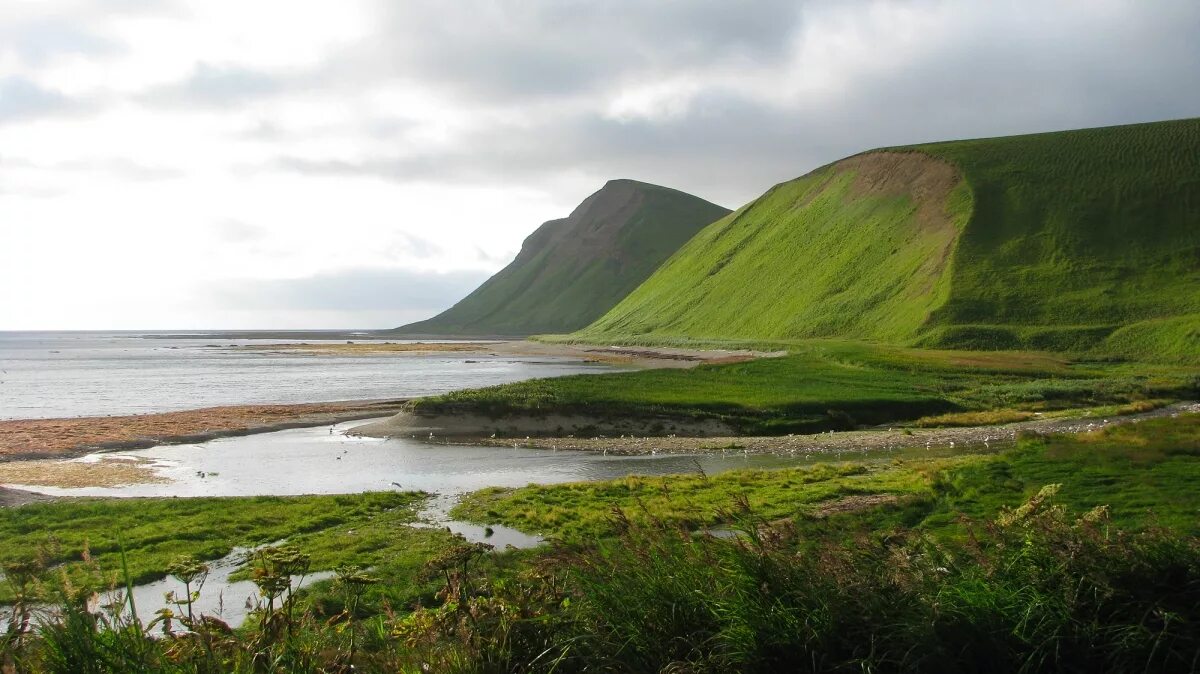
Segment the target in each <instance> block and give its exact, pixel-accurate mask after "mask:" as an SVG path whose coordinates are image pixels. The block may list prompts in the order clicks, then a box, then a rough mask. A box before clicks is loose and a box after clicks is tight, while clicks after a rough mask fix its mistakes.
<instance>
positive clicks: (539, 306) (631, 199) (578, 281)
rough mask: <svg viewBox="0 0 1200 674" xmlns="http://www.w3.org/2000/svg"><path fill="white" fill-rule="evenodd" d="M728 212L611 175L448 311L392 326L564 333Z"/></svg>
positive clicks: (409, 330)
mask: <svg viewBox="0 0 1200 674" xmlns="http://www.w3.org/2000/svg"><path fill="white" fill-rule="evenodd" d="M727 213H729V209H726V208H722V207H720V206H717V205H716V204H712V203H709V202H707V201H705V200H703V199H700V198H698V197H694V196H691V195H689V194H685V193H683V192H680V191H678V190H672V189H668V188H666V187H659V186H657V185H650V184H647V183H642V182H637V181H634V180H612V181H609V182H608V183H607V184H606V185H604V187H603V188H601V189H600V191H598V192H596V193H595V194H593V195H591V196H590V197H588V198H587V199H585V200H584V201H583V203H581V204H580V205H579V206H578V207H577V208H576V209H575V210H574V211H573V212H572V213H571V215H570V216H568V217H567V218H564V219H561V220H551V221H549V222H547V223H545V224H543V225H542V226H541V227H539V228H538V229H537V231H535V232H534V233H533V234H531V235H529V237H528V238H527V239H525V242H524V244H523V245H522V246H521V252H520V253H519V254H518V255H517V257H516V259H514V260H513V261H512V263H510V264H509V265H508V266H507V267H505V268H504V269H502V270H500V271H499V272H498V273H497V274H496V275H495V276H493V277H492V278H490V279H488V280H487V281H486V282H485V283H484V284H483V285H481V286H480V287H479V288H478V289H476V290H475V291H474V292H472V293H471V294H470V295H468V296H467V297H466V298H464V299H463V300H462V301H461V302H459V303H458V304H455V305H454V306H453V307H451V308H450V309H448V310H446V311H445V312H443V313H441V314H439V315H437V316H435V317H433V318H431V319H428V320H425V321H421V322H418V323H412V324H410V325H406V326H404V327H402V328H398V329H397V330H396V331H395V332H397V333H399V334H414V335H415V334H427V335H512V336H523V335H530V334H535V333H541V332H569V331H571V330H576V329H579V328H581V327H583V326H585V325H587V324H588V323H590V322H592V321H593V320H595V319H596V318H598V317H600V316H601V315H603V314H604V312H606V311H608V310H609V309H611V308H612V307H613V305H615V304H616V303H617V302H619V301H620V300H621V299H622V298H623V297H625V296H626V295H628V294H629V292H630V291H631V290H633V289H634V288H636V287H637V286H638V285H639V284H640V283H641V282H642V281H644V280H645V279H646V278H647V277H648V276H649V275H650V274H651V273H653V272H654V270H655V269H657V268H658V266H659V265H660V264H662V262H663V260H665V259H667V258H668V257H669V256H670V255H671V254H672V253H674V252H675V251H676V250H678V249H679V247H680V246H681V245H683V243H684V242H686V241H687V240H688V239H690V238H691V237H692V236H693V235H695V234H696V232H698V231H700V230H701V229H703V228H704V226H706V225H708V224H709V223H711V222H713V221H715V220H717V219H718V218H721V217H722V216H724V215H726V214H727Z"/></svg>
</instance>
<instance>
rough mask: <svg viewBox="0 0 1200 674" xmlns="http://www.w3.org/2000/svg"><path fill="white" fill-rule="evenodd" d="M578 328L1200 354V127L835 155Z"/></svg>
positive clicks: (626, 336) (656, 334) (1183, 356)
mask: <svg viewBox="0 0 1200 674" xmlns="http://www.w3.org/2000/svg"><path fill="white" fill-rule="evenodd" d="M577 336H579V337H581V338H585V339H600V340H606V341H613V340H644V341H664V340H675V339H680V340H695V339H708V340H721V339H732V340H763V339H798V338H809V337H839V338H853V339H869V340H879V341H885V342H890V343H900V344H910V345H913V344H915V345H923V346H939V347H959V348H962V347H970V348H991V349H997V348H998V349H1009V348H1038V349H1050V350H1063V351H1086V350H1094V351H1096V352H1100V353H1109V354H1116V355H1123V356H1129V357H1135V358H1155V359H1162V360H1185V361H1191V362H1200V119H1189V120H1179V121H1171V122H1159V123H1152V124H1138V125H1131V126H1121V127H1109V128H1101V129H1087V130H1080V131H1066V132H1057V133H1044V134H1035V135H1027V136H1014V137H1007V138H989V139H980V140H966V141H954V142H946V143H935V144H929V145H919V146H910V147H896V148H886V149H882V150H875V151H871V152H866V153H863V154H860V155H856V156H853V157H850V158H848V159H844V160H841V161H838V162H835V163H833V164H830V165H828V166H825V167H822V168H820V169H817V170H816V171H813V172H812V173H810V174H808V175H806V176H803V177H801V178H798V179H796V180H793V181H790V182H787V183H783V184H780V185H776V186H775V187H773V188H772V189H771V190H769V191H768V192H767V193H766V194H764V195H763V196H761V197H759V198H758V199H756V200H755V201H753V202H751V203H750V204H748V205H746V206H745V207H743V208H741V209H739V210H738V211H737V212H735V213H732V214H730V215H729V216H727V217H725V218H723V219H722V220H720V221H718V222H715V223H713V224H712V225H710V226H709V227H707V228H705V229H704V230H703V231H701V232H700V233H699V234H698V235H696V237H695V238H693V239H692V240H691V241H690V242H689V243H688V244H687V245H686V246H684V247H683V248H681V249H680V250H679V252H677V253H676V254H675V255H674V256H672V257H671V259H669V260H668V261H667V262H666V263H665V264H664V265H663V266H662V267H661V268H660V269H659V270H658V271H657V272H656V273H655V274H654V275H653V276H651V277H650V278H649V279H647V281H646V282H645V283H644V284H642V285H641V286H640V287H638V288H637V289H636V290H635V291H634V292H632V293H631V294H630V295H629V296H628V297H626V298H625V299H624V300H623V301H622V302H621V303H620V304H618V305H617V306H616V307H614V308H613V309H612V310H611V311H610V312H608V313H607V314H605V315H604V316H603V317H601V318H600V319H599V320H597V321H596V322H595V323H593V324H592V325H590V326H588V327H587V328H586V329H584V330H583V331H581V332H580V333H577Z"/></svg>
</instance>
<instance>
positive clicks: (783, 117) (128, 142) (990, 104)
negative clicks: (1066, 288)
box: [0, 0, 1200, 330]
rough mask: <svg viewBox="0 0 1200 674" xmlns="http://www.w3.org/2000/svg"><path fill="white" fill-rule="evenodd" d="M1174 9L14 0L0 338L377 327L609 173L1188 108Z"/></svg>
mask: <svg viewBox="0 0 1200 674" xmlns="http://www.w3.org/2000/svg"><path fill="white" fill-rule="evenodd" d="M1197 35H1200V3H1198V2H1195V0H1079V1H1071V0H1063V1H1060V2H1050V1H1047V0H1036V1H1035V0H1011V1H1005V2H978V1H975V0H962V1H960V2H949V1H933V0H911V1H894V2H884V1H869V0H827V1H826V0H821V1H818V0H812V1H804V0H801V1H792V2H781V1H777V0H761V1H759V2H752V3H751V2H736V1H730V0H659V1H655V2H634V1H628V0H593V1H589V2H585V1H579V0H455V1H454V2H446V1H445V0H404V1H403V2H393V1H390V0H339V1H338V2H310V1H305V0H280V1H274V0H253V1H249V2H248V1H240V2H234V1H226V0H194V1H189V0H94V1H90V2H88V1H82V0H5V2H3V3H2V4H0V330H49V329H134V330H137V329H205V328H208V329H226V328H227V329H251V328H272V329H285V328H384V327H393V326H397V325H401V324H404V323H407V322H410V321H413V320H418V319H421V318H425V317H428V316H430V315H433V314H435V313H437V312H438V311H440V310H442V309H444V308H446V307H448V306H450V305H451V304H453V303H454V302H455V301H456V300H458V299H459V298H461V297H463V296H464V295H466V294H467V293H468V292H470V290H472V289H473V288H474V287H475V286H477V285H478V284H479V283H480V282H482V281H483V280H484V279H486V278H487V277H488V276H489V275H490V274H491V273H494V272H495V271H496V270H498V269H500V268H501V267H503V266H504V265H505V264H507V263H508V262H509V261H510V260H511V259H512V257H513V256H515V255H516V253H517V251H518V250H519V248H520V245H521V241H522V240H523V239H524V237H525V236H527V235H528V234H529V233H531V232H532V231H533V230H534V229H535V228H536V227H537V226H538V225H539V224H541V223H542V222H544V221H546V220H549V219H552V218H558V217H563V216H565V215H566V214H568V213H569V212H570V211H571V210H572V208H573V207H574V206H575V205H577V204H578V203H579V202H580V201H582V200H583V199H584V198H585V197H586V196H587V195H588V194H590V193H592V192H594V191H596V190H597V189H599V188H600V187H601V186H602V185H603V184H604V182H605V181H607V180H609V179H613V178H634V179H637V180H643V181H646V182H651V183H657V184H661V185H666V186H669V187H674V188H677V189H681V190H684V191H686V192H690V193H693V194H696V195H698V196H701V197H704V198H706V199H709V200H710V201H714V202H717V203H719V204H722V205H724V206H728V207H731V208H733V207H737V206H739V205H741V204H743V203H745V202H747V201H749V200H750V199H753V198H754V197H756V196H758V195H759V194H761V193H762V192H764V191H765V190H766V189H767V188H769V187H770V186H771V185H773V184H775V183H778V182H781V181H784V180H789V179H791V178H795V177H797V176H800V175H803V174H804V173H806V172H808V171H810V170H812V169H814V168H816V167H818V166H820V165H822V164H825V163H828V162H830V161H833V160H836V159H838V158H840V157H842V156H845V155H847V154H852V153H854V152H858V151H861V150H865V149H869V148H872V147H878V146H883V145H899V144H906V143H913V142H921V141H931V140H946V139H953V138H965V137H981V136H995V135H1006V134H1014V133H1026V132H1036V131H1047V130H1056V129H1066V128H1079V127H1087V126H1102V125H1108V124H1122V123H1131V122H1141V121H1154V120H1162V119H1175V118H1181V117H1194V116H1197V115H1200V39H1197V37H1196V36H1197Z"/></svg>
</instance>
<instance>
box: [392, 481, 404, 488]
mask: <svg viewBox="0 0 1200 674" xmlns="http://www.w3.org/2000/svg"><path fill="white" fill-rule="evenodd" d="M392 486H393V487H395V488H396V489H403V488H404V487H401V486H400V483H399V482H393V483H392Z"/></svg>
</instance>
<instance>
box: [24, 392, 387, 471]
mask: <svg viewBox="0 0 1200 674" xmlns="http://www.w3.org/2000/svg"><path fill="white" fill-rule="evenodd" d="M405 402H406V401H404V400H367V401H354V402H338V403H313V404H300V405H233V406H227V407H207V408H203V409H198V410H186V411H182V412H163V413H159V414H136V415H128V416H109V417H75V418H69V419H11V420H3V421H0V461H18V460H27V459H42V458H63V457H68V456H81V455H83V454H87V453H90V452H94V451H97V450H104V449H140V448H145V447H153V446H154V445H160V444H181V443H191V442H203V441H205V440H212V439H215V438H223V437H231V436H237V435H249V434H252V433H269V432H271V431H278V430H284V429H288V428H303V427H306V426H323V425H326V424H335V423H339V422H343V421H352V420H355V419H370V418H372V417H382V416H386V415H388V414H392V413H395V412H396V411H397V410H399V409H400V408H401V406H402V405H403V404H404V403H405Z"/></svg>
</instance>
